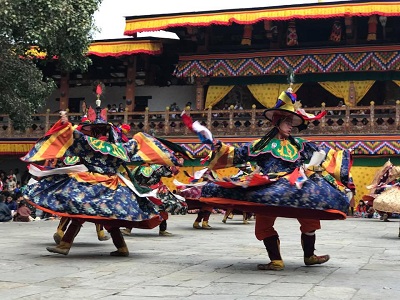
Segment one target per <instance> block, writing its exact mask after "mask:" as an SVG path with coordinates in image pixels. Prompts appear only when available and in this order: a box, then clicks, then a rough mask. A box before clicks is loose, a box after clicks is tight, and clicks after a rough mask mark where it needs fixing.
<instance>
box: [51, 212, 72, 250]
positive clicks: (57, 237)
mask: <svg viewBox="0 0 400 300" xmlns="http://www.w3.org/2000/svg"><path fill="white" fill-rule="evenodd" d="M70 220H71V219H70V218H66V217H62V218H61V220H60V223H59V224H58V226H57V231H56V233H54V234H53V239H54V242H55V243H56V244H57V245H58V244H60V242H61V240H62V238H63V236H64V232H65V231H66V230H67V225H68V223H69V221H70Z"/></svg>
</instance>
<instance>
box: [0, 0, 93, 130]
mask: <svg viewBox="0 0 400 300" xmlns="http://www.w3.org/2000/svg"><path fill="white" fill-rule="evenodd" d="M100 3H101V0H79V1H77V0H35V1H33V0H0V28H1V29H2V30H1V32H0V49H1V50H0V70H2V72H0V91H1V93H0V109H1V112H2V113H3V114H10V115H11V116H13V120H18V123H20V126H22V127H25V126H27V125H29V120H30V114H31V113H32V112H34V111H35V110H37V109H38V108H39V107H40V106H41V105H43V104H44V101H45V99H46V98H47V97H48V96H49V95H50V93H51V91H52V89H54V84H53V83H52V82H51V81H49V80H46V79H44V78H43V75H42V73H41V71H40V70H39V69H38V68H37V65H36V64H35V63H37V62H38V61H40V63H45V62H47V61H53V62H56V65H57V67H58V69H59V70H60V72H69V71H74V70H81V71H85V70H86V69H87V67H88V65H89V63H90V59H89V58H88V57H87V56H86V53H87V50H88V47H89V45H90V43H91V41H92V34H93V32H94V30H96V29H95V27H94V18H93V14H94V12H95V11H96V10H97V9H98V7H99V5H100ZM32 46H35V47H37V49H38V50H39V51H40V52H43V53H45V57H41V58H40V60H38V58H36V57H32V56H31V55H29V52H28V50H30V49H31V48H32ZM17 116H18V117H17Z"/></svg>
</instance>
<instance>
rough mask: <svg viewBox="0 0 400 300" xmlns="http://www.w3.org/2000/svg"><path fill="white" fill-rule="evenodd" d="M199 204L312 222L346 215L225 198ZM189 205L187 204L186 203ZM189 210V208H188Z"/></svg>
mask: <svg viewBox="0 0 400 300" xmlns="http://www.w3.org/2000/svg"><path fill="white" fill-rule="evenodd" d="M200 202H201V203H204V204H207V205H209V206H211V207H215V208H221V209H237V210H240V211H246V212H252V213H256V214H257V215H258V214H260V215H265V216H272V217H285V218H304V219H314V220H344V219H346V214H345V213H343V212H341V211H339V210H336V209H327V210H319V209H308V208H294V207H282V206H266V205H264V204H260V203H255V202H249V201H240V200H233V199H225V198H216V197H214V198H203V197H202V198H200ZM188 204H189V203H188ZM189 209H190V206H189Z"/></svg>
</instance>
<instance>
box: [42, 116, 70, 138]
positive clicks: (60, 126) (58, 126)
mask: <svg viewBox="0 0 400 300" xmlns="http://www.w3.org/2000/svg"><path fill="white" fill-rule="evenodd" d="M70 125H71V124H70V123H69V122H66V123H62V122H61V120H58V121H57V123H55V124H54V125H53V127H51V128H50V129H49V131H47V132H46V134H45V136H48V135H52V134H53V133H55V132H58V131H60V130H61V129H64V128H65V127H68V126H70Z"/></svg>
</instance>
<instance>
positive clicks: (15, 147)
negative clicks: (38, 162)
mask: <svg viewBox="0 0 400 300" xmlns="http://www.w3.org/2000/svg"><path fill="white" fill-rule="evenodd" d="M34 144H35V143H27V144H22V143H21V144H17V143H4V144H3V143H0V154H2V155H6V154H21V155H25V154H26V153H28V152H29V150H31V149H32V147H33V146H34Z"/></svg>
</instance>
